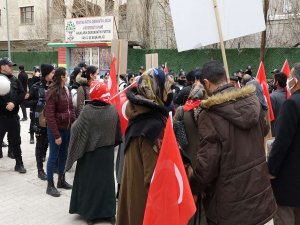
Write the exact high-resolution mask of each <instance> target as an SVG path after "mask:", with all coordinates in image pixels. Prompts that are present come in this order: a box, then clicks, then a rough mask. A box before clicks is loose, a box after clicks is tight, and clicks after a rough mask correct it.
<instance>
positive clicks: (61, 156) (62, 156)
mask: <svg viewBox="0 0 300 225" xmlns="http://www.w3.org/2000/svg"><path fill="white" fill-rule="evenodd" d="M59 133H60V137H61V139H62V143H61V145H57V144H55V138H54V136H53V134H52V132H51V130H50V128H48V127H47V135H48V140H49V147H50V152H49V157H48V162H47V178H48V181H53V173H54V167H55V165H56V162H57V159H58V174H60V175H62V174H64V172H65V167H66V161H67V157H68V147H69V142H70V130H59Z"/></svg>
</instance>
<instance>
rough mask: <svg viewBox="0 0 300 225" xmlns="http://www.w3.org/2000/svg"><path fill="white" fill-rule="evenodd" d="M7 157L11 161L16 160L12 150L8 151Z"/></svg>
mask: <svg viewBox="0 0 300 225" xmlns="http://www.w3.org/2000/svg"><path fill="white" fill-rule="evenodd" d="M7 157H8V158H11V159H15V158H16V157H15V155H14V153H13V151H12V150H8V152H7Z"/></svg>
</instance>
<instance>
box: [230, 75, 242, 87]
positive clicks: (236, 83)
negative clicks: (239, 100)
mask: <svg viewBox="0 0 300 225" xmlns="http://www.w3.org/2000/svg"><path fill="white" fill-rule="evenodd" d="M230 83H231V84H232V85H233V86H234V87H235V88H240V84H239V78H238V77H237V76H236V75H232V76H230Z"/></svg>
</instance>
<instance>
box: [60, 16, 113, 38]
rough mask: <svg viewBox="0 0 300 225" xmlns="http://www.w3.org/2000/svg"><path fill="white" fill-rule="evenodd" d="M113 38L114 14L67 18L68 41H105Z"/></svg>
mask: <svg viewBox="0 0 300 225" xmlns="http://www.w3.org/2000/svg"><path fill="white" fill-rule="evenodd" d="M113 38H114V17H113V16H105V17H83V18H73V19H65V41H66V42H94V41H97V42H99V41H100V42H104V41H111V40H112V39H113Z"/></svg>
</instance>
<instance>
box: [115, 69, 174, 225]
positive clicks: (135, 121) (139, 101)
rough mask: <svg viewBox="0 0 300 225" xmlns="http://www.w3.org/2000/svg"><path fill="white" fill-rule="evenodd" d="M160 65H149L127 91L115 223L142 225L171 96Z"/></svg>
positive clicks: (120, 224) (167, 80) (119, 224)
mask: <svg viewBox="0 0 300 225" xmlns="http://www.w3.org/2000/svg"><path fill="white" fill-rule="evenodd" d="M168 82H169V79H167V77H166V75H165V73H164V72H163V71H162V70H160V69H150V70H148V71H146V72H145V73H143V75H142V76H141V77H140V78H139V80H138V83H137V86H136V87H134V88H130V89H128V91H127V98H128V100H129V103H128V105H127V107H126V116H127V117H128V119H129V124H128V127H127V130H126V134H125V162H124V170H123V177H122V183H121V189H120V195H119V204H118V213H117V215H118V218H117V224H118V225H141V224H142V223H143V218H144V211H145V206H146V200H147V196H148V190H149V186H150V182H151V178H152V175H153V171H154V168H155V165H156V161H157V158H158V153H159V150H160V147H161V142H162V138H163V133H164V128H165V126H166V121H167V117H168V110H167V107H166V106H168V105H169V104H170V103H171V101H172V98H170V96H172V92H171V88H170V87H171V85H169V84H168Z"/></svg>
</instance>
